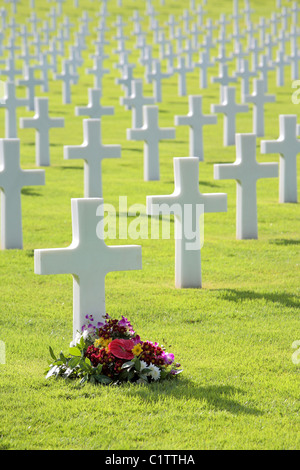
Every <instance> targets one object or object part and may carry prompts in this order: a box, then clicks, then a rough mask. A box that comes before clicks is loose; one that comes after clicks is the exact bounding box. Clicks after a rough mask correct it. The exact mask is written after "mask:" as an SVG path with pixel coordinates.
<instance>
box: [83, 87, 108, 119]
mask: <svg viewBox="0 0 300 470" xmlns="http://www.w3.org/2000/svg"><path fill="white" fill-rule="evenodd" d="M101 95H102V91H101V89H99V88H89V89H88V99H89V102H88V105H87V106H76V108H75V114H76V116H89V117H90V118H91V119H100V118H101V117H102V116H108V115H110V116H111V115H113V114H114V111H115V110H114V107H113V106H102V105H101Z"/></svg>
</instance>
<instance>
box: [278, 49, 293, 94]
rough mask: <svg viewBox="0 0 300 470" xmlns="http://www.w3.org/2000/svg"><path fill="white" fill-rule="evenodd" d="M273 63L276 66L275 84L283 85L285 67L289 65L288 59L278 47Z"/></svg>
mask: <svg viewBox="0 0 300 470" xmlns="http://www.w3.org/2000/svg"><path fill="white" fill-rule="evenodd" d="M274 65H275V67H276V85H277V86H283V85H284V75H285V73H284V72H285V71H284V69H285V67H286V66H288V65H290V61H289V60H287V59H286V56H285V53H284V52H283V51H281V50H280V49H278V50H277V54H276V60H275V61H274Z"/></svg>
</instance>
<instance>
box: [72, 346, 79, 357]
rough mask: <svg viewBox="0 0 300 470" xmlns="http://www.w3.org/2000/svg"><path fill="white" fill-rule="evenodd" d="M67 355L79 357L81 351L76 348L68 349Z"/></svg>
mask: <svg viewBox="0 0 300 470" xmlns="http://www.w3.org/2000/svg"><path fill="white" fill-rule="evenodd" d="M69 353H70V354H72V356H76V357H81V351H80V349H78V348H70V349H69Z"/></svg>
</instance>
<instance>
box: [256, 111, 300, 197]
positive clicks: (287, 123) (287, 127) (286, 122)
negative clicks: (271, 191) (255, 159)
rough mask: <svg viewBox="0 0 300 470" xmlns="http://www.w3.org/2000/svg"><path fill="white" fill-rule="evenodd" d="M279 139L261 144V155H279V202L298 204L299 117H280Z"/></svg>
mask: <svg viewBox="0 0 300 470" xmlns="http://www.w3.org/2000/svg"><path fill="white" fill-rule="evenodd" d="M279 131H280V135H279V139H278V140H264V141H262V142H261V153H279V154H280V160H279V202H297V155H298V154H299V153H300V140H299V139H297V116H296V115H280V116H279Z"/></svg>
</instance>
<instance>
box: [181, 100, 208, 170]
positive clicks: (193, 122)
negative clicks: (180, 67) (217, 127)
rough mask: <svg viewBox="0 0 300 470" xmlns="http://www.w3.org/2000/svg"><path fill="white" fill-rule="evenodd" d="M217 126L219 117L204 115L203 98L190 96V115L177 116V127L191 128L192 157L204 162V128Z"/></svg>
mask: <svg viewBox="0 0 300 470" xmlns="http://www.w3.org/2000/svg"><path fill="white" fill-rule="evenodd" d="M207 124H217V116H212V115H205V114H203V113H202V96H191V95H190V96H189V113H188V115H187V116H175V125H176V126H189V127H190V156H191V157H198V158H199V161H204V152H203V126H205V125H207Z"/></svg>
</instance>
